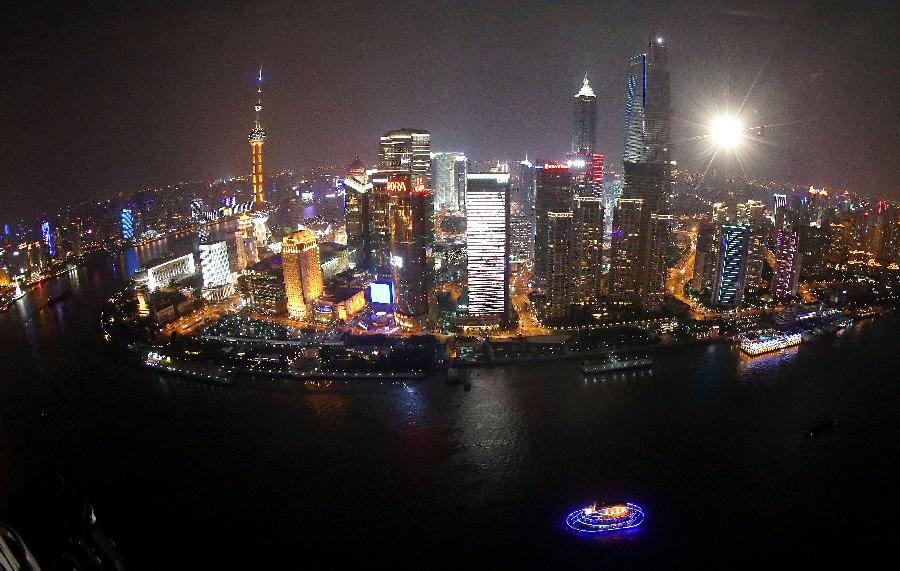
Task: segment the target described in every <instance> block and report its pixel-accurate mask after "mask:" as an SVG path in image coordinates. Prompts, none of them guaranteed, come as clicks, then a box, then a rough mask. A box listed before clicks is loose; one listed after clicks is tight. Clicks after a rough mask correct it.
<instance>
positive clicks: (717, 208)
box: [712, 202, 728, 225]
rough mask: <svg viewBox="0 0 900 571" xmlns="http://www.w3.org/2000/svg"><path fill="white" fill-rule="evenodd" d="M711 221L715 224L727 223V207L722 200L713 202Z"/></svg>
mask: <svg viewBox="0 0 900 571" xmlns="http://www.w3.org/2000/svg"><path fill="white" fill-rule="evenodd" d="M712 221H713V222H715V223H716V224H720V225H721V224H727V223H728V207H727V206H726V205H725V203H724V202H714V203H713V205H712Z"/></svg>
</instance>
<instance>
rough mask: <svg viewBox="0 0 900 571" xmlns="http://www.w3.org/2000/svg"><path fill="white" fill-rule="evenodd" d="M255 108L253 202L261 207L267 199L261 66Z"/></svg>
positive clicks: (252, 138)
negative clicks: (264, 179) (265, 189)
mask: <svg viewBox="0 0 900 571" xmlns="http://www.w3.org/2000/svg"><path fill="white" fill-rule="evenodd" d="M253 108H254V109H255V110H256V120H255V121H254V123H253V129H251V130H250V135H249V136H248V140H249V141H250V150H251V156H252V170H251V180H252V183H253V202H254V204H255V205H257V208H259V207H260V206H261V205H262V204H264V203H265V201H266V195H265V192H264V191H263V170H262V148H263V144H264V143H265V142H266V132H265V130H264V129H263V128H262V123H260V121H259V112H260V111H262V68H259V75H258V76H257V78H256V105H255V106H254V107H253Z"/></svg>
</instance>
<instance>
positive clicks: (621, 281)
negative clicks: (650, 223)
mask: <svg viewBox="0 0 900 571" xmlns="http://www.w3.org/2000/svg"><path fill="white" fill-rule="evenodd" d="M613 218H614V222H613V229H612V260H611V262H610V270H609V271H610V275H609V291H610V294H611V295H612V296H613V297H614V298H617V299H633V298H635V297H637V296H638V295H639V293H640V284H639V281H638V278H639V275H640V271H639V270H640V267H639V264H640V252H641V223H642V221H643V219H644V201H643V199H640V198H620V199H619V200H618V202H616V208H615V211H614V214H613Z"/></svg>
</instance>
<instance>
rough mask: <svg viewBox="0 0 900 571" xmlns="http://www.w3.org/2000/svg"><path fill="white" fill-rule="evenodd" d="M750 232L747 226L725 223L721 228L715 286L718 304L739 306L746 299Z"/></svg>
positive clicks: (715, 301) (715, 297) (715, 298)
mask: <svg viewBox="0 0 900 571" xmlns="http://www.w3.org/2000/svg"><path fill="white" fill-rule="evenodd" d="M749 234H750V231H749V229H748V228H747V227H746V226H735V225H731V224H725V225H723V226H721V228H720V231H719V235H720V240H719V256H718V259H717V261H716V281H715V284H714V286H713V303H714V304H715V305H717V306H720V307H729V308H737V307H739V306H740V304H741V302H742V301H743V299H744V286H745V280H746V273H747V244H748V242H749V239H748V238H749Z"/></svg>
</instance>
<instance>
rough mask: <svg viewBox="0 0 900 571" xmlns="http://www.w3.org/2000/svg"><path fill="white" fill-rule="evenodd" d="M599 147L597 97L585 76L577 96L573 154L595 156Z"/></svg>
mask: <svg viewBox="0 0 900 571" xmlns="http://www.w3.org/2000/svg"><path fill="white" fill-rule="evenodd" d="M596 147H597V96H596V95H594V90H593V89H591V86H590V84H589V83H588V78H587V76H585V78H584V84H583V85H582V86H581V90H580V91H579V92H578V93H576V94H575V112H574V128H573V130H572V152H573V153H575V154H579V155H590V154H593V152H594V149H595V148H596Z"/></svg>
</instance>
